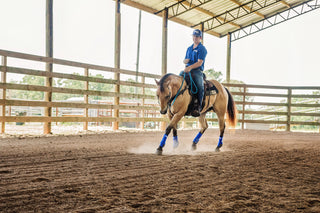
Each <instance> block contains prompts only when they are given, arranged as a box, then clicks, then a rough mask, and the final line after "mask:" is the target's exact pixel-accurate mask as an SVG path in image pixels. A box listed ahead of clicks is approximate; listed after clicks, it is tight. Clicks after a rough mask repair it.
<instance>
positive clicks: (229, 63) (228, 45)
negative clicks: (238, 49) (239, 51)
mask: <svg viewBox="0 0 320 213" xmlns="http://www.w3.org/2000/svg"><path fill="white" fill-rule="evenodd" d="M230 66H231V34H230V33H228V41H227V76H226V78H227V79H226V80H227V83H230Z"/></svg>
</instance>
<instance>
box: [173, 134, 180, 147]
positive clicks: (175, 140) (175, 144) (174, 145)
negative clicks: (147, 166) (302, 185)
mask: <svg viewBox="0 0 320 213" xmlns="http://www.w3.org/2000/svg"><path fill="white" fill-rule="evenodd" d="M178 146H179V141H178V136H173V148H177V147H178Z"/></svg>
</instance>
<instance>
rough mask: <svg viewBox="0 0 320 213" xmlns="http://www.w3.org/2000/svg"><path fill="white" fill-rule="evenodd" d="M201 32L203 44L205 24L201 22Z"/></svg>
mask: <svg viewBox="0 0 320 213" xmlns="http://www.w3.org/2000/svg"><path fill="white" fill-rule="evenodd" d="M201 32H202V44H204V24H203V22H202V23H201Z"/></svg>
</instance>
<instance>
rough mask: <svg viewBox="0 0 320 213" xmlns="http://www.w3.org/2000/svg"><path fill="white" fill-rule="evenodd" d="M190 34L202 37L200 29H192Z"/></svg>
mask: <svg viewBox="0 0 320 213" xmlns="http://www.w3.org/2000/svg"><path fill="white" fill-rule="evenodd" d="M192 35H194V36H199V37H202V32H201V30H198V29H196V30H194V31H193V33H192Z"/></svg>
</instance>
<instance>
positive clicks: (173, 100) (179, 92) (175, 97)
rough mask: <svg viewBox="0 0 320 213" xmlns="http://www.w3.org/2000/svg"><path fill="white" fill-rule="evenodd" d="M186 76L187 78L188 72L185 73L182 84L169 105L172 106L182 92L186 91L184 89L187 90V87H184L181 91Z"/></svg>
mask: <svg viewBox="0 0 320 213" xmlns="http://www.w3.org/2000/svg"><path fill="white" fill-rule="evenodd" d="M185 78H186V74H185V73H183V80H182V83H181V86H180V88H179V90H178V92H177V94H176V95H175V96H174V98H173V99H172V100H170V101H169V102H168V105H169V106H170V107H171V106H172V105H173V104H174V102H175V101H176V99H177V97H178V96H179V95H182V94H183V93H184V91H186V89H187V87H186V88H184V89H183V90H182V91H181V88H182V86H183V83H184V79H185Z"/></svg>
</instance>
